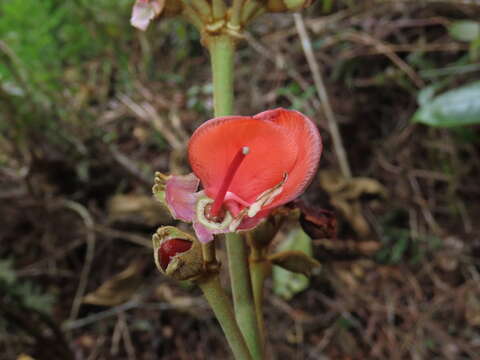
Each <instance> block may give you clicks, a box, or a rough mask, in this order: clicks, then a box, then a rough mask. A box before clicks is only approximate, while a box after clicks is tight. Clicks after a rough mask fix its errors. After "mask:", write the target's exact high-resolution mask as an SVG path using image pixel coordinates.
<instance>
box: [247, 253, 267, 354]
mask: <svg viewBox="0 0 480 360" xmlns="http://www.w3.org/2000/svg"><path fill="white" fill-rule="evenodd" d="M270 266H271V265H270V264H269V263H268V261H266V260H253V259H252V260H250V276H251V278H252V290H253V299H254V300H255V313H256V316H257V323H258V328H259V331H260V336H261V339H262V344H264V345H265V344H266V334H265V322H264V319H263V285H264V283H265V279H266V278H267V277H268V275H269V274H270Z"/></svg>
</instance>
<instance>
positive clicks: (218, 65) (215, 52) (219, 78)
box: [207, 35, 235, 117]
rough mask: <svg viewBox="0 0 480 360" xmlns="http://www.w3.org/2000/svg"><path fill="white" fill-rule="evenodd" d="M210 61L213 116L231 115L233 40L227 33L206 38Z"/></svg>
mask: <svg viewBox="0 0 480 360" xmlns="http://www.w3.org/2000/svg"><path fill="white" fill-rule="evenodd" d="M207 41H208V49H209V51H210V57H211V62H212V74H213V106H214V113H215V117H218V116H226V115H232V112H233V77H234V68H233V64H234V54H235V41H234V40H233V39H232V38H230V37H229V36H228V35H217V36H211V37H209V38H208V40H207Z"/></svg>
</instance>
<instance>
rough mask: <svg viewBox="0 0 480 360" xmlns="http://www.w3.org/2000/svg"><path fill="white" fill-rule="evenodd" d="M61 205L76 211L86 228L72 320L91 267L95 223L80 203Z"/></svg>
mask: <svg viewBox="0 0 480 360" xmlns="http://www.w3.org/2000/svg"><path fill="white" fill-rule="evenodd" d="M63 205H64V206H65V207H66V208H67V209H70V210H72V211H74V212H75V213H77V214H78V215H79V216H80V217H81V218H82V220H83V222H84V224H85V227H86V229H87V253H86V254H85V262H84V264H83V268H82V272H81V273H80V281H79V282H78V287H77V291H76V293H75V298H74V299H73V304H72V309H71V310H70V316H69V320H70V321H72V320H75V319H76V318H77V316H78V311H79V310H80V305H81V304H82V298H83V295H84V294H85V290H86V288H87V282H88V276H89V275H90V270H91V268H92V262H93V257H94V256H95V241H96V240H95V231H94V226H95V223H94V221H93V219H92V217H91V216H90V213H89V212H88V210H87V209H86V208H85V206H83V205H82V204H80V203H78V202H75V201H71V200H65V201H64V203H63Z"/></svg>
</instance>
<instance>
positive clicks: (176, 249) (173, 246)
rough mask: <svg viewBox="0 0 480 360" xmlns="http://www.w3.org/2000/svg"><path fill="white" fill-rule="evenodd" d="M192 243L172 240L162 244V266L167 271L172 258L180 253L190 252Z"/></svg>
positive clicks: (159, 255)
mask: <svg viewBox="0 0 480 360" xmlns="http://www.w3.org/2000/svg"><path fill="white" fill-rule="evenodd" d="M191 247H192V242H191V241H189V240H184V239H170V240H167V241H165V242H163V243H162V245H161V246H160V248H159V249H158V257H159V259H160V266H161V267H162V269H163V270H164V271H165V270H167V267H168V264H169V263H170V261H171V260H172V258H173V257H174V256H175V255H177V254H180V253H183V252H185V251H188V250H190V248H191Z"/></svg>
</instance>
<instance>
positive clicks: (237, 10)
mask: <svg viewBox="0 0 480 360" xmlns="http://www.w3.org/2000/svg"><path fill="white" fill-rule="evenodd" d="M244 1H245V0H233V4H232V15H231V17H230V25H231V26H232V27H233V28H240V21H241V18H242V8H243V3H244Z"/></svg>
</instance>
